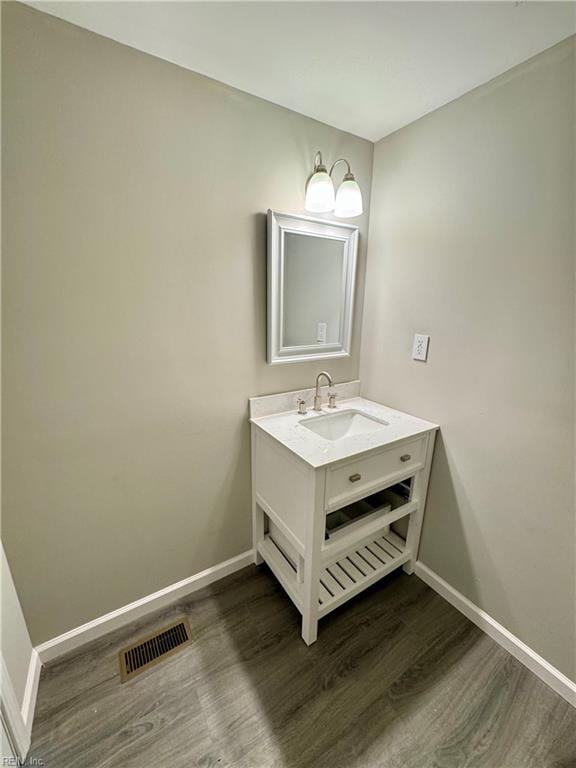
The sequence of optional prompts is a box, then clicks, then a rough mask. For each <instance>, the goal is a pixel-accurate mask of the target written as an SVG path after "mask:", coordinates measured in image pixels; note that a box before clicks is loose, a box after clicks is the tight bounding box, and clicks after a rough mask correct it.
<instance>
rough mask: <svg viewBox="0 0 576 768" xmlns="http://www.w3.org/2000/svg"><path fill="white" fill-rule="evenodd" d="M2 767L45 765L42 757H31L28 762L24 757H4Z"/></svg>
mask: <svg viewBox="0 0 576 768" xmlns="http://www.w3.org/2000/svg"><path fill="white" fill-rule="evenodd" d="M2 765H6V766H13V765H15V766H21V765H26V766H29V765H45V763H44V760H43V759H42V758H41V757H30V758H28V760H26V759H25V758H24V757H3V758H2Z"/></svg>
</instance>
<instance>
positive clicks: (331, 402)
mask: <svg viewBox="0 0 576 768" xmlns="http://www.w3.org/2000/svg"><path fill="white" fill-rule="evenodd" d="M337 397H338V392H334V391H332V392H328V408H336V398H337Z"/></svg>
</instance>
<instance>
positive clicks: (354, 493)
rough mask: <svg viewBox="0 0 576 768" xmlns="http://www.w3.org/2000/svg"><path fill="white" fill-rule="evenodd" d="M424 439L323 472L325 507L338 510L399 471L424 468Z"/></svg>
mask: <svg viewBox="0 0 576 768" xmlns="http://www.w3.org/2000/svg"><path fill="white" fill-rule="evenodd" d="M426 439H427V438H426V437H421V438H418V439H417V440H411V441H410V442H407V443H403V444H402V445H398V446H395V447H394V448H388V449H386V450H385V451H380V452H379V453H375V454H372V455H371V456H367V457H365V458H362V459H355V460H353V461H349V462H347V463H346V464H340V465H338V466H336V467H334V468H333V469H331V468H330V467H329V468H328V469H327V470H326V496H325V505H324V506H325V508H326V509H327V510H332V509H338V507H341V506H342V505H344V504H347V503H348V502H350V501H355V500H356V499H361V498H362V497H363V496H367V495H368V494H370V493H372V492H373V491H375V490H377V489H378V488H379V487H383V486H384V485H385V484H386V481H387V480H388V479H389V478H393V477H394V476H396V475H398V473H400V472H407V473H410V472H416V471H417V470H419V469H421V468H422V467H423V466H424V459H425V455H426Z"/></svg>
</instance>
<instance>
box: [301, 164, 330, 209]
mask: <svg viewBox="0 0 576 768" xmlns="http://www.w3.org/2000/svg"><path fill="white" fill-rule="evenodd" d="M334 203H335V198H334V184H333V183H332V179H331V178H330V175H329V174H328V171H327V170H326V166H325V165H324V163H323V162H322V153H321V152H316V155H315V157H314V170H313V171H312V175H311V176H310V178H309V179H308V184H307V185H306V203H305V207H306V210H307V211H310V212H311V213H328V211H333V210H334Z"/></svg>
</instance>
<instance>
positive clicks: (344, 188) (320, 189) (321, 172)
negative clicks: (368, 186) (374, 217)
mask: <svg viewBox="0 0 576 768" xmlns="http://www.w3.org/2000/svg"><path fill="white" fill-rule="evenodd" d="M338 163H346V173H345V174H344V178H343V179H342V183H341V184H340V186H339V187H338V191H337V192H336V195H334V184H333V182H332V172H333V171H334V168H335V167H336V165H337V164H338ZM305 207H306V210H307V211H310V212H311V213H328V212H329V211H334V215H335V216H337V217H338V218H341V219H349V218H352V217H353V216H360V214H361V213H362V210H363V208H362V192H361V191H360V187H359V186H358V183H357V182H356V179H355V178H354V174H353V173H352V171H351V169H350V163H349V162H348V160H346V159H345V158H343V157H340V158H338V160H335V161H334V162H333V163H332V165H331V166H330V172H329V173H328V172H327V170H326V166H325V165H324V163H323V162H322V153H321V152H316V155H315V156H314V170H313V172H312V175H311V176H310V178H309V179H308V183H307V185H306V202H305Z"/></svg>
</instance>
